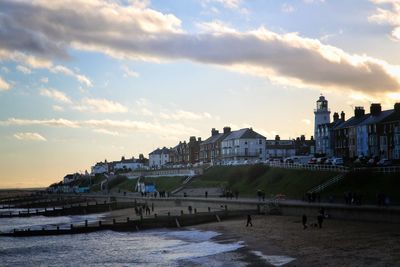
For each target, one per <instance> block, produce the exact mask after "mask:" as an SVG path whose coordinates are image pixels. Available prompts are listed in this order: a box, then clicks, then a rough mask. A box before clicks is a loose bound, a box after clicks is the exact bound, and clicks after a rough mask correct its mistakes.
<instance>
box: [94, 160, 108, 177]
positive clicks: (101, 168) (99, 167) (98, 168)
mask: <svg viewBox="0 0 400 267" xmlns="http://www.w3.org/2000/svg"><path fill="white" fill-rule="evenodd" d="M103 173H108V163H107V162H98V163H96V165H94V166H92V171H91V174H92V175H96V174H103Z"/></svg>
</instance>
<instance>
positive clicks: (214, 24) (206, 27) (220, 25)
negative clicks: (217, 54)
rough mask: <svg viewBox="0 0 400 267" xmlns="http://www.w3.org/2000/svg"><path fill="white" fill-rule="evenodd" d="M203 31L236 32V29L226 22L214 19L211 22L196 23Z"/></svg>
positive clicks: (214, 32)
mask: <svg viewBox="0 0 400 267" xmlns="http://www.w3.org/2000/svg"><path fill="white" fill-rule="evenodd" d="M196 26H197V28H199V29H200V30H201V31H202V32H203V33H212V34H223V33H237V31H236V30H235V29H234V28H232V27H231V26H229V25H228V24H226V23H224V22H222V21H220V20H214V21H211V22H200V23H197V24H196Z"/></svg>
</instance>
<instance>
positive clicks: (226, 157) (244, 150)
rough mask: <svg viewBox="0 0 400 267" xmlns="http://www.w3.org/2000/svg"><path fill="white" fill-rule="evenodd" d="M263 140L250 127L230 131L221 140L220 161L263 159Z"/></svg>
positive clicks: (263, 138)
mask: <svg viewBox="0 0 400 267" xmlns="http://www.w3.org/2000/svg"><path fill="white" fill-rule="evenodd" d="M265 141H266V138H265V137H264V136H262V135H261V134H259V133H257V132H255V131H253V129H252V128H244V129H240V130H237V131H233V132H230V133H229V134H228V135H227V136H226V137H225V138H224V139H223V140H222V142H221V159H222V162H223V163H224V164H228V163H229V162H232V161H236V162H244V161H256V160H265Z"/></svg>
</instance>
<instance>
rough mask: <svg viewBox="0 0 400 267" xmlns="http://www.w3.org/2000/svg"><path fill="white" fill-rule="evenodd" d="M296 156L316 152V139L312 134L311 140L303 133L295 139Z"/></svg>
mask: <svg viewBox="0 0 400 267" xmlns="http://www.w3.org/2000/svg"><path fill="white" fill-rule="evenodd" d="M294 147H295V149H296V156H309V155H314V154H315V140H314V137H313V136H311V137H310V140H306V137H305V135H301V136H300V137H297V138H296V139H295V140H294Z"/></svg>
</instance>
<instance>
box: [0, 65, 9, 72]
mask: <svg viewBox="0 0 400 267" xmlns="http://www.w3.org/2000/svg"><path fill="white" fill-rule="evenodd" d="M1 71H2V72H4V73H9V72H10V70H9V69H8V68H7V67H4V66H3V67H1Z"/></svg>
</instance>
